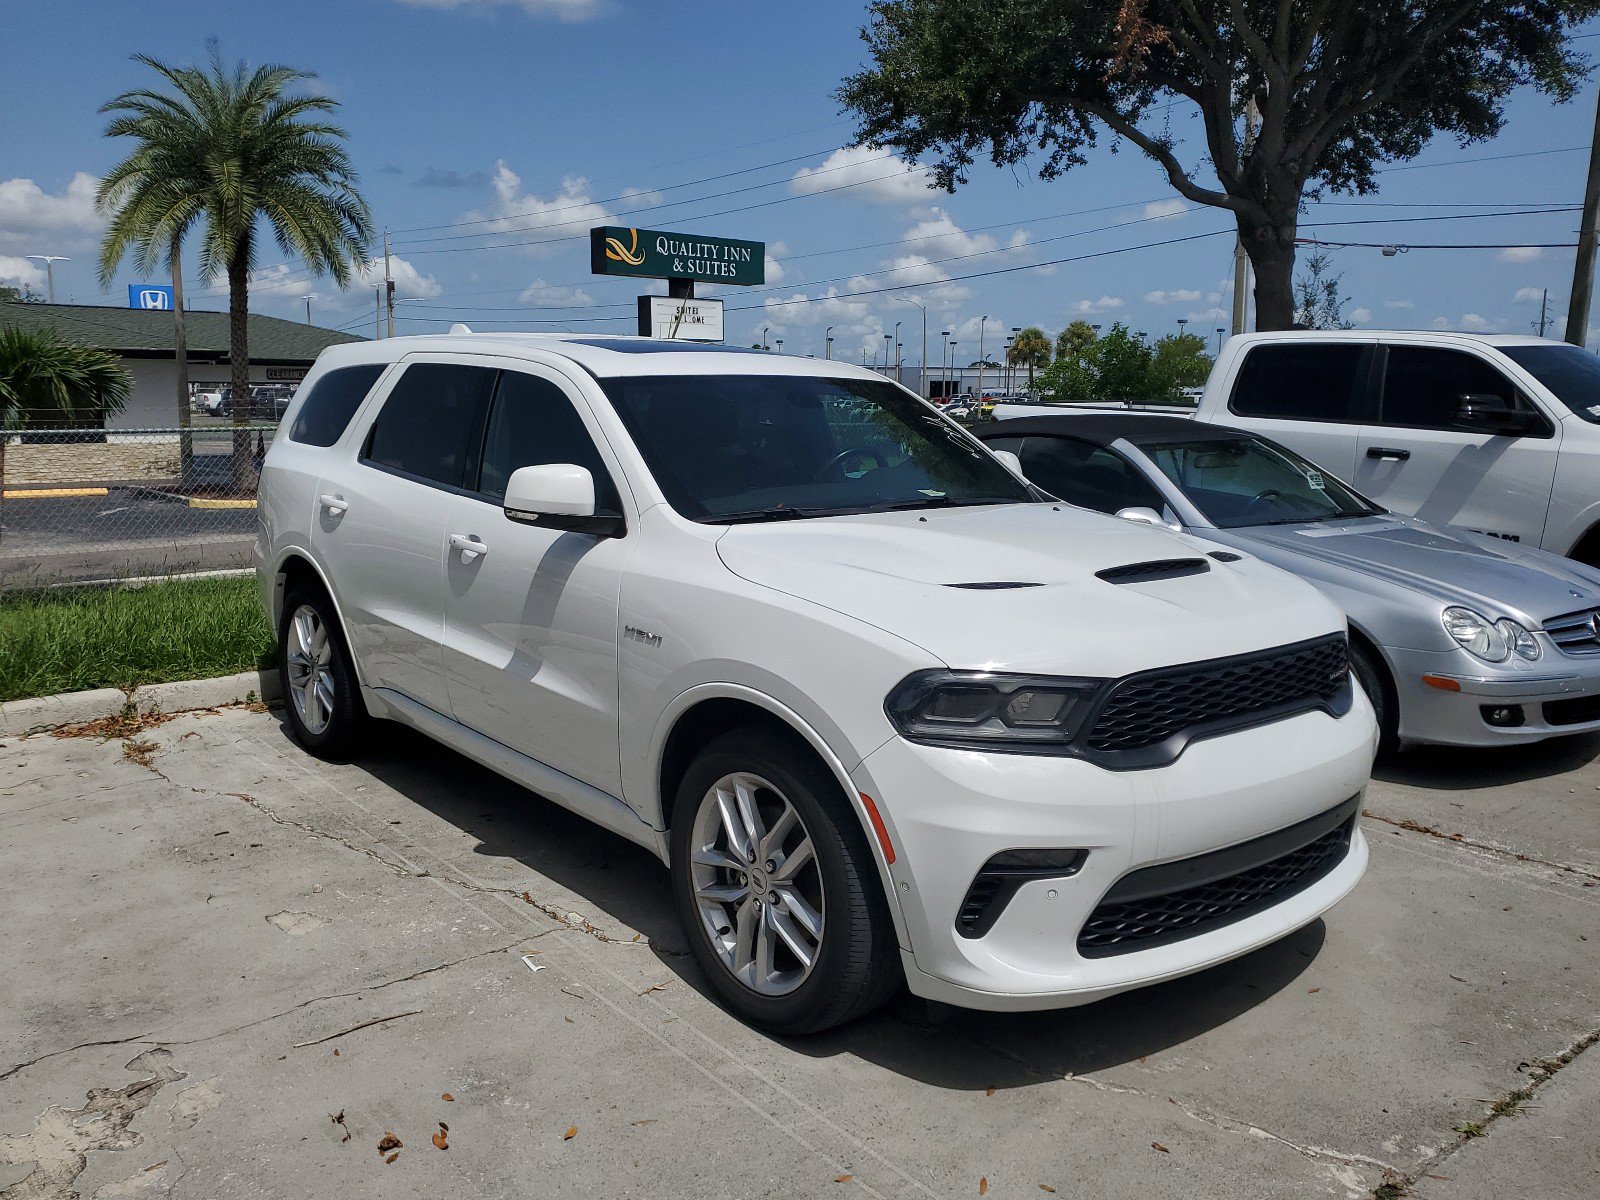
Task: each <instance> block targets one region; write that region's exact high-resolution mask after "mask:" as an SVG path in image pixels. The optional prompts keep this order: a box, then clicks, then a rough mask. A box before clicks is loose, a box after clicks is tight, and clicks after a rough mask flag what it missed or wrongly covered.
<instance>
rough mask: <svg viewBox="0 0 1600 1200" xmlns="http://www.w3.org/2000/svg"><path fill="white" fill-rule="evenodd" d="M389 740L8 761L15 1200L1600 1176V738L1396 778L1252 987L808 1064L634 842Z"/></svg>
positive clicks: (988, 1025)
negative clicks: (1311, 914)
mask: <svg viewBox="0 0 1600 1200" xmlns="http://www.w3.org/2000/svg"><path fill="white" fill-rule="evenodd" d="M381 746H382V748H381V750H380V751H379V752H378V753H376V754H375V755H374V756H373V757H371V758H369V759H365V760H363V761H361V762H360V763H357V764H352V765H346V766H327V765H324V764H320V763H317V762H315V761H313V760H311V759H310V758H307V757H306V756H304V755H303V754H301V753H300V752H299V751H298V750H296V749H295V748H294V747H293V746H292V745H291V744H290V743H289V741H288V740H287V737H286V735H285V734H284V732H283V730H282V729H281V727H280V725H279V722H278V719H277V717H276V716H275V715H274V714H271V713H267V712H260V711H252V710H248V709H228V710H223V711H220V712H216V713H209V714H194V715H185V716H181V717H178V718H176V719H174V720H171V721H169V722H167V723H164V724H161V725H159V726H156V727H153V728H149V729H146V730H143V731H140V732H138V733H137V734H135V735H134V736H133V737H132V738H131V739H112V740H106V741H102V740H100V739H99V738H97V737H93V736H80V737H60V738H58V737H53V736H49V735H39V736H35V737H32V738H28V739H24V740H20V741H19V740H16V739H12V740H10V741H7V742H4V743H0V761H3V762H4V763H5V771H4V780H5V782H4V783H3V784H0V821H3V828H4V836H3V837H0V911H3V912H4V913H5V914H6V943H7V945H8V947H9V950H10V953H9V955H8V958H9V960H10V961H9V964H8V966H9V970H8V971H7V983H6V988H5V995H6V1003H4V1004H3V1005H0V1047H3V1048H4V1049H3V1050H0V1189H3V1192H0V1194H3V1195H4V1196H6V1197H8V1198H9V1197H46V1196H50V1197H54V1196H70V1195H74V1194H77V1195H82V1196H86V1197H93V1196H100V1197H108V1198H109V1197H128V1196H144V1195H152V1196H153V1195H164V1194H167V1193H169V1192H176V1193H178V1194H181V1195H187V1196H213V1195H220V1194H229V1195H237V1194H249V1195H259V1196H273V1197H276V1196H284V1197H289V1196H293V1197H304V1196H330V1195H340V1196H350V1197H355V1196H376V1195H385V1196H395V1195H408V1196H409V1195H418V1196H422V1195H430V1196H431V1195H441V1194H471V1195H506V1196H513V1195H515V1196H524V1195H526V1196H598V1195H614V1196H649V1197H696V1198H708V1197H730V1198H739V1200H744V1198H749V1197H758V1196H772V1197H809V1196H849V1195H854V1194H859V1193H865V1194H867V1195H871V1196H910V1195H922V1196H956V1197H959V1196H977V1195H987V1196H993V1197H1022V1196H1034V1197H1037V1196H1041V1195H1045V1194H1047V1193H1051V1192H1053V1193H1055V1194H1058V1195H1062V1196H1085V1197H1088V1196H1093V1197H1141V1198H1143V1197H1178V1196H1184V1197H1188V1196H1207V1197H1210V1196H1217V1197H1223V1196H1227V1197H1235V1196H1237V1197H1305V1196H1324V1195H1326V1196H1335V1197H1357V1196H1365V1195H1369V1194H1372V1193H1373V1191H1374V1189H1384V1188H1388V1189H1389V1190H1380V1191H1379V1192H1378V1194H1379V1195H1380V1196H1386V1197H1387V1196H1398V1195H1405V1194H1410V1195H1417V1196H1423V1197H1428V1198H1430V1200H1476V1198H1479V1197H1490V1196H1494V1197H1501V1196H1511V1195H1526V1196H1536V1197H1540V1198H1541V1200H1553V1198H1556V1197H1579V1196H1584V1197H1589V1196H1593V1195H1594V1194H1595V1190H1596V1181H1597V1179H1600V1148H1597V1145H1596V1139H1595V1133H1594V1130H1595V1128H1596V1124H1597V1121H1600V1050H1590V1051H1589V1052H1588V1053H1583V1050H1584V1049H1585V1048H1586V1047H1588V1046H1589V1045H1590V1044H1591V1043H1592V1042H1594V1040H1595V1039H1596V1030H1597V1026H1600V954H1597V950H1600V919H1597V918H1600V886H1597V884H1600V766H1597V765H1596V764H1595V762H1594V761H1593V760H1594V759H1595V758H1596V756H1597V755H1600V740H1594V739H1589V740H1584V741H1577V742H1570V741H1569V742H1564V743H1555V744H1547V745H1545V746H1536V747H1531V748H1528V749H1524V750H1515V751H1510V752H1508V753H1502V754H1489V753H1486V752H1450V751H1429V752H1420V751H1419V752H1414V753H1412V754H1410V755H1405V756H1402V757H1400V758H1398V759H1396V760H1395V761H1393V762H1389V763H1384V764H1380V767H1379V772H1378V779H1377V781H1376V782H1374V784H1373V786H1372V788H1371V791H1370V792H1369V794H1368V799H1367V810H1368V816H1367V818H1366V822H1365V828H1366V831H1367V834H1368V837H1369V838H1370V840H1371V842H1372V846H1373V857H1372V866H1371V870H1370V872H1369V874H1368V876H1367V879H1366V880H1365V882H1364V883H1363V884H1362V886H1361V887H1360V888H1358V889H1357V891H1356V893H1355V894H1354V895H1353V896H1352V897H1351V898H1350V899H1349V900H1347V901H1346V902H1345V903H1343V904H1342V905H1340V906H1339V907H1338V908H1336V909H1335V910H1334V911H1332V912H1331V913H1330V914H1329V915H1328V917H1327V918H1326V919H1325V920H1324V921H1320V922H1318V923H1316V924H1314V925H1312V926H1311V927H1309V928H1307V929H1305V930H1303V931H1301V932H1300V933H1298V934H1296V935H1295V936H1292V937H1290V938H1288V939H1286V940H1285V941H1283V942H1281V943H1280V944H1278V945H1276V946H1273V947H1269V948H1267V949H1265V950H1262V951H1260V952H1258V953H1256V954H1254V955H1252V956H1250V957H1248V958H1246V959H1244V960H1241V961H1239V962H1237V963H1234V964H1231V965H1228V966H1225V967H1222V968H1219V969H1215V970H1212V971H1209V972H1206V973H1204V974H1201V975H1198V976H1195V977H1192V978H1189V979H1185V980H1181V981H1178V982H1175V983H1171V984H1167V985H1164V986H1161V987H1157V988H1153V989H1149V990H1145V991H1140V992H1134V993H1131V994H1128V995H1125V996H1122V997H1119V998H1115V999H1112V1000H1109V1001H1104V1002H1102V1003H1099V1004H1096V1005H1094V1006H1091V1007H1087V1008H1081V1009H1077V1010H1067V1011H1061V1012H1055V1013H1041V1014H1024V1015H1008V1016H997V1015H989V1014H980V1013H969V1012H960V1011H956V1010H951V1009H938V1008H936V1009H932V1010H930V1009H928V1008H927V1007H926V1006H924V1005H922V1004H921V1003H920V1002H913V1001H911V1000H909V999H904V1000H901V1001H900V1002H898V1003H896V1004H894V1005H892V1006H891V1007H890V1008H889V1009H888V1010H886V1011H884V1012H883V1013H880V1014H879V1015H877V1016H875V1017H872V1018H870V1019H868V1020H866V1021H863V1022H859V1023H857V1024H855V1025H852V1026H848V1027H846V1028H843V1029H841V1030H837V1031H834V1032H832V1033H829V1034H825V1035H822V1036H820V1037H815V1038H810V1039H802V1040H795V1041H780V1040H774V1039H773V1038H770V1037H767V1036H764V1035H762V1034H759V1033H756V1032H754V1031H752V1030H751V1029H749V1028H747V1027H745V1026H743V1025H741V1024H740V1023H738V1022H737V1021H735V1020H733V1019H732V1018H730V1017H729V1016H728V1015H726V1014H725V1013H724V1012H722V1011H721V1010H720V1009H719V1008H718V1007H717V1006H716V1005H715V1004H713V1003H712V1002H711V1001H710V1000H709V999H707V997H706V995H705V993H704V989H703V987H702V984H701V981H700V979H699V978H698V977H697V975H696V972H695V969H694V967H693V965H692V963H691V960H690V959H688V958H687V957H686V955H685V945H684V942H683V940H682V935H681V934H680V933H679V930H678V928H677V926H676V922H675V918H674V916H673V914H672V911H671V908H670V905H669V901H668V893H667V886H666V874H665V871H664V870H663V869H662V868H661V867H660V866H659V864H657V863H656V862H655V861H654V860H653V859H651V858H650V857H649V856H648V855H647V854H645V853H644V852H643V851H641V850H639V849H637V848H635V847H633V846H631V845H629V844H627V843H624V842H623V841H621V840H620V839H618V838H615V837H613V836H611V835H609V834H607V833H605V832H603V831H601V830H599V829H597V828H594V827H592V826H589V825H587V824H585V823H584V822H582V821H580V820H578V819H577V818H574V817H571V816H569V815H568V814H566V813H565V812H564V811H562V810H561V809H558V808H556V807H555V806H554V805H551V804H549V803H547V802H545V801H543V800H541V799H539V798H537V797H535V796H532V795H531V794H529V793H527V792H524V791H522V790H520V789H518V788H516V787H515V786H513V785H511V784H509V783H507V782H505V781H503V780H501V779H499V778H497V777H495V776H492V775H490V774H489V773H487V772H485V771H483V770H480V769H479V768H477V767H475V766H473V765H471V764H469V763H467V762H466V761H465V760H463V759H461V758H459V757H457V756H455V755H454V754H452V753H450V752H448V751H445V750H442V749H439V748H436V747H433V746H432V745H430V744H428V743H426V742H424V741H423V740H422V739H420V738H417V737H414V736H411V735H405V736H391V737H387V738H384V739H382V741H381ZM1562 1056H1567V1057H1568V1058H1569V1059H1570V1061H1569V1062H1567V1063H1566V1064H1564V1065H1563V1064H1561V1063H1560V1062H1558V1061H1552V1060H1558V1059H1560V1058H1561V1057H1562ZM1541 1064H1542V1065H1541ZM1557 1068H1559V1069H1557ZM1536 1080H1542V1081H1543V1082H1539V1083H1538V1084H1537V1085H1536V1086H1535V1087H1534V1089H1533V1091H1532V1092H1531V1094H1524V1093H1523V1092H1522V1091H1521V1089H1525V1088H1528V1087H1529V1085H1530V1083H1533V1082H1534V1081H1536ZM1496 1106H1498V1108H1499V1109H1500V1110H1501V1115H1493V1111H1494V1109H1495V1108H1496ZM441 1126H447V1127H448V1128H447V1129H441ZM1463 1130H1464V1131H1466V1132H1463ZM1473 1132H1476V1133H1478V1134H1480V1135H1481V1136H1476V1137H1469V1136H1468V1134H1469V1133H1473ZM436 1134H437V1135H438V1137H437V1138H435V1135H436ZM391 1135H392V1137H393V1138H396V1139H398V1141H399V1142H400V1143H403V1144H402V1145H399V1146H398V1148H394V1147H391V1148H389V1149H387V1150H384V1151H382V1152H380V1149H379V1147H380V1142H381V1141H383V1139H385V1138H386V1137H389V1136H391ZM440 1143H443V1146H442V1147H441V1146H440ZM383 1144H384V1145H385V1146H390V1143H389V1142H387V1141H383ZM391 1155H394V1156H397V1157H394V1158H393V1159H392V1160H391V1157H390V1156H391ZM1407 1189H1409V1190H1407Z"/></svg>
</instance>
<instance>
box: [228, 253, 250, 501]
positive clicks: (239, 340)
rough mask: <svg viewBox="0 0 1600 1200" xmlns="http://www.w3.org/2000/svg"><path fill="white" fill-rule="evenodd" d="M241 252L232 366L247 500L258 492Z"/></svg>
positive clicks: (241, 488)
mask: <svg viewBox="0 0 1600 1200" xmlns="http://www.w3.org/2000/svg"><path fill="white" fill-rule="evenodd" d="M248 262H249V259H248V257H247V255H246V254H245V252H244V251H243V250H241V251H240V252H239V253H237V254H235V255H234V256H233V261H231V262H230V263H229V264H228V363H229V366H230V367H231V368H232V375H233V486H234V489H235V491H236V492H237V493H238V494H239V495H241V496H243V495H245V494H254V492H255V490H256V478H255V476H256V471H255V463H254V462H253V461H251V455H250V430H249V429H248V428H247V427H248V426H249V424H250V411H251V407H252V406H251V403H250V324H249V322H250V280H249V275H250V272H249V268H248Z"/></svg>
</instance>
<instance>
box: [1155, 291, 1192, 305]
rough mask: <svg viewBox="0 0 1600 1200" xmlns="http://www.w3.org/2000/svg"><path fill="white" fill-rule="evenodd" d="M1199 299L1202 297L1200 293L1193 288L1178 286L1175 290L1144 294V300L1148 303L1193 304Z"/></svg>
mask: <svg viewBox="0 0 1600 1200" xmlns="http://www.w3.org/2000/svg"><path fill="white" fill-rule="evenodd" d="M1198 299H1200V293H1199V292H1197V291H1195V290H1194V289H1193V288H1176V289H1174V290H1173V291H1161V290H1157V291H1154V292H1146V293H1145V294H1144V302H1145V303H1146V304H1193V303H1194V302H1195V301H1196V300H1198Z"/></svg>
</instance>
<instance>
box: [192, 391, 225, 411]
mask: <svg viewBox="0 0 1600 1200" xmlns="http://www.w3.org/2000/svg"><path fill="white" fill-rule="evenodd" d="M227 391H231V389H226V388H204V389H202V390H200V391H198V392H196V393H195V394H194V400H193V402H192V403H191V405H190V407H192V408H193V409H194V411H195V412H197V413H204V414H206V415H207V416H212V417H214V416H216V415H217V414H218V413H219V412H221V411H222V401H223V395H224V393H225V392H227Z"/></svg>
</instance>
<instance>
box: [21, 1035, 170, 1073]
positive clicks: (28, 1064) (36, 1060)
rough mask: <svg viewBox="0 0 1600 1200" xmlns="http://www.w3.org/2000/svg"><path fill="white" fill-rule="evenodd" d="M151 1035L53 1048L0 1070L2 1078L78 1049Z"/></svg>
mask: <svg viewBox="0 0 1600 1200" xmlns="http://www.w3.org/2000/svg"><path fill="white" fill-rule="evenodd" d="M149 1036H150V1035H149V1034H147V1033H136V1034H133V1035H132V1036H131V1037H122V1038H106V1039H103V1040H101V1041H94V1042H79V1043H78V1044H77V1045H76V1046H68V1047H67V1048H66V1049H64V1050H52V1051H50V1052H49V1053H48V1054H41V1055H39V1057H38V1058H30V1059H29V1060H28V1061H27V1062H19V1063H17V1064H16V1066H14V1067H10V1068H9V1069H7V1070H5V1071H0V1079H10V1078H11V1077H12V1076H13V1075H15V1074H16V1073H17V1072H18V1071H25V1070H27V1069H28V1068H29V1067H32V1066H35V1065H37V1064H39V1063H42V1062H44V1061H45V1060H46V1059H50V1058H59V1057H60V1056H61V1055H63V1054H72V1053H73V1052H75V1051H78V1050H88V1049H89V1048H90V1047H92V1046H124V1045H127V1043H129V1042H140V1041H143V1040H144V1039H145V1038H147V1037H149Z"/></svg>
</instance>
